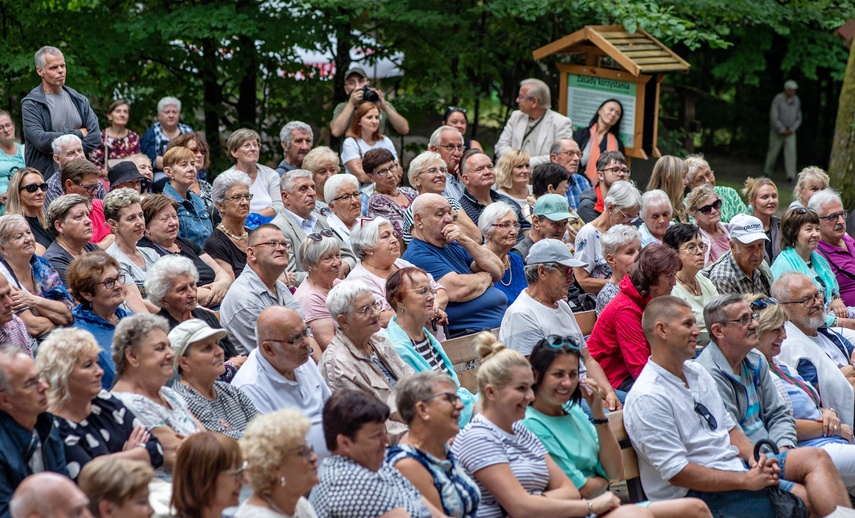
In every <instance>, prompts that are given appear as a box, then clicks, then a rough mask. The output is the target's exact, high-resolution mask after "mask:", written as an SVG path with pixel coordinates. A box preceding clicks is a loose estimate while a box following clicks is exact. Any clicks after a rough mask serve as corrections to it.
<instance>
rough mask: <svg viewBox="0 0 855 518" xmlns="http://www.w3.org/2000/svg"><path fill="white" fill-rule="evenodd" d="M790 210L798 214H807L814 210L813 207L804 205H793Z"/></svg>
mask: <svg viewBox="0 0 855 518" xmlns="http://www.w3.org/2000/svg"><path fill="white" fill-rule="evenodd" d="M790 210H791V211H793V212H795V213H796V214H802V215H804V214H807V213H808V212H813V211H812V210H811V209H806V208H804V207H793V208H792V209H790ZM813 213H814V214H816V212H813ZM835 219H836V218H835Z"/></svg>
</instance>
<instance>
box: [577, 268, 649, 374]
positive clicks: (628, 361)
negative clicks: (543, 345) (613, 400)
mask: <svg viewBox="0 0 855 518" xmlns="http://www.w3.org/2000/svg"><path fill="white" fill-rule="evenodd" d="M649 301H650V298H649V297H642V296H641V295H640V294H639V293H638V290H636V289H635V286H633V284H632V282H631V281H630V280H629V276H625V277H624V278H623V280H622V281H620V292H619V293H618V294H617V296H616V297H615V298H614V299H613V300H612V301H611V302H609V303H608V304H606V307H605V308H604V309H603V311H602V313H600V316H599V317H597V323H596V324H594V330H593V331H591V337H590V338H589V339H588V351H589V352H590V353H591V356H593V357H594V359H595V360H597V361H598V362H599V363H600V366H601V367H602V368H603V371H604V372H605V373H606V376H607V377H608V378H609V383H611V384H612V387H614V388H618V386H620V384H621V383H623V382H624V380H626V379H627V377H629V376H632V377H633V378H638V375H639V374H641V369H643V368H644V366H645V365H646V364H647V359H648V358H649V357H650V345H649V344H648V343H647V339H646V338H644V332H643V331H642V330H641V315H642V313H644V308H645V307H646V306H647V303H648V302H649Z"/></svg>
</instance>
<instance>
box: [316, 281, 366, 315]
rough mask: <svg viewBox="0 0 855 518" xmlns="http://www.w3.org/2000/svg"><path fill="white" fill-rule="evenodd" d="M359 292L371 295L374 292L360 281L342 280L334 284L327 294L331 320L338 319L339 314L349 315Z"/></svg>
mask: <svg viewBox="0 0 855 518" xmlns="http://www.w3.org/2000/svg"><path fill="white" fill-rule="evenodd" d="M360 293H368V294H370V295H371V297H372V298H373V297H374V294H373V293H372V292H371V288H369V287H368V286H367V285H366V284H365V283H364V282H362V281H347V280H345V281H342V282H340V283H338V284H336V285H335V286H333V289H331V290H330V292H329V293H328V294H327V309H328V310H330V316H331V317H332V318H333V320H338V317H339V315H350V312H351V311H353V309H354V308H353V303H354V302H355V301H356V297H358V296H359V294H360Z"/></svg>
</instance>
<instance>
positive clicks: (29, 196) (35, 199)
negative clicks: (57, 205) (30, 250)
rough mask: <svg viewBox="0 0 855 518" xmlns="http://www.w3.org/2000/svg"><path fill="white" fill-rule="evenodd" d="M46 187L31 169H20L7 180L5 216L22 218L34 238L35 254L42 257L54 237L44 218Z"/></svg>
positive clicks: (37, 173) (38, 173)
mask: <svg viewBox="0 0 855 518" xmlns="http://www.w3.org/2000/svg"><path fill="white" fill-rule="evenodd" d="M47 189H48V185H47V183H45V180H44V177H42V174H41V173H40V172H38V171H37V170H36V169H33V168H32V167H22V168H21V169H18V170H17V171H15V174H13V175H12V178H11V179H10V180H9V191H8V193H9V199H8V200H7V202H6V209H5V211H4V212H5V213H6V214H19V215H21V216H24V218H25V219H26V220H27V224H29V225H30V231H31V232H32V233H33V236H34V237H35V238H36V254H37V255H43V254H44V253H45V250H47V248H48V247H49V246H50V245H51V243H53V242H54V239H56V237H55V236H54V235H53V233H52V232H50V230H48V228H49V227H48V225H47V219H46V218H45V192H47Z"/></svg>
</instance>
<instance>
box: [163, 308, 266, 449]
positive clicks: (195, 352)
mask: <svg viewBox="0 0 855 518" xmlns="http://www.w3.org/2000/svg"><path fill="white" fill-rule="evenodd" d="M226 334H227V333H226V332H225V331H224V330H223V329H218V328H212V327H209V326H208V324H206V323H205V322H203V321H201V320H199V319H196V318H191V319H190V320H185V321H184V322H181V323H180V324H178V325H177V326H175V327H174V328H173V329H172V331H170V332H169V342H170V343H171V344H172V349H173V351H175V357H176V358H177V360H176V362H175V366H176V370H177V372H178V376H179V380H178V383H175V384H173V388H174V389H175V392H176V393H178V395H180V396H181V397H183V398H184V401H185V402H186V403H187V406H188V407H189V408H190V412H192V413H193V415H194V416H195V417H196V419H198V420H199V422H201V423H202V425H203V426H204V427H205V428H207V429H208V430H211V431H212V432H217V433H221V434H223V435H228V436H229V437H233V438H235V439H240V438H241V437H242V436H243V432H244V430H246V425H247V424H248V423H249V422H250V421H252V419H253V418H254V417H255V416H257V415H258V410H257V409H256V408H255V405H254V404H253V403H252V401H250V399H249V398H248V397H247V396H246V394H244V393H243V392H241V390H240V389H238V388H237V387H233V386H231V385H229V384H228V383H225V382H223V381H218V378H219V377H220V376H222V375H223V373H224V372H225V370H226V369H225V365H224V363H223V360H224V356H223V348H222V347H220V340H222V339H224V338H225V337H226Z"/></svg>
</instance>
